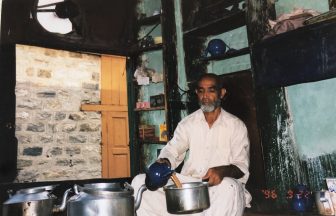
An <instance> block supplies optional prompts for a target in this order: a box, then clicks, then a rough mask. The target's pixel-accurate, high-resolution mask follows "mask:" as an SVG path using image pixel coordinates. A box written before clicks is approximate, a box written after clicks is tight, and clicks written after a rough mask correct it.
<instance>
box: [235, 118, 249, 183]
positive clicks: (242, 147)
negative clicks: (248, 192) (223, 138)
mask: <svg viewBox="0 0 336 216" xmlns="http://www.w3.org/2000/svg"><path fill="white" fill-rule="evenodd" d="M249 158H250V141H249V138H248V132H247V129H246V126H245V125H244V123H243V122H241V121H239V122H237V124H236V127H235V128H234V131H233V136H232V142H231V164H233V165H235V166H237V167H238V168H239V169H240V170H241V171H242V172H243V173H244V176H243V177H242V178H240V179H239V181H241V182H242V183H246V182H247V180H248V177H249V164H250V159H249Z"/></svg>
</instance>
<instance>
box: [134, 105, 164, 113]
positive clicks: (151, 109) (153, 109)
mask: <svg viewBox="0 0 336 216" xmlns="http://www.w3.org/2000/svg"><path fill="white" fill-rule="evenodd" d="M155 110H165V107H164V106H162V107H151V108H146V109H137V108H136V109H134V111H135V112H143V111H155Z"/></svg>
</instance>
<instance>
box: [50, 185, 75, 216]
mask: <svg viewBox="0 0 336 216" xmlns="http://www.w3.org/2000/svg"><path fill="white" fill-rule="evenodd" d="M71 191H72V188H69V189H67V190H66V191H65V192H64V195H63V199H62V203H61V205H56V206H54V208H53V210H52V212H54V213H56V212H63V211H64V210H65V208H66V204H67V201H68V194H69V193H70V192H71Z"/></svg>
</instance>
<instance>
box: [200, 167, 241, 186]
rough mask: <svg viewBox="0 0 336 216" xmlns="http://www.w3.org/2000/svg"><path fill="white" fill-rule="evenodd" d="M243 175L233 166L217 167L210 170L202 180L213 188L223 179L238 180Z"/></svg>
mask: <svg viewBox="0 0 336 216" xmlns="http://www.w3.org/2000/svg"><path fill="white" fill-rule="evenodd" d="M243 176H244V173H243V172H242V171H241V170H240V169H239V168H238V167H236V166H235V165H228V166H219V167H212V168H210V169H209V170H208V171H207V173H206V174H205V176H203V178H202V180H204V181H207V182H208V183H209V186H215V185H218V184H220V183H221V182H222V180H223V178H224V177H231V178H235V179H239V178H241V177H243Z"/></svg>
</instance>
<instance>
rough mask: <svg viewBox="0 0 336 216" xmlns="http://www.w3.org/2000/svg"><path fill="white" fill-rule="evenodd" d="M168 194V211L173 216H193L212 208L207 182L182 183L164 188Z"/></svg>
mask: <svg viewBox="0 0 336 216" xmlns="http://www.w3.org/2000/svg"><path fill="white" fill-rule="evenodd" d="M163 189H164V191H165V194H166V203H167V211H168V212H169V213H171V214H192V213H197V212H202V211H203V210H205V209H207V208H209V207H210V199H209V190H208V183H207V182H190V183H182V188H177V187H176V186H175V184H173V185H168V186H165V187H163Z"/></svg>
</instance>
